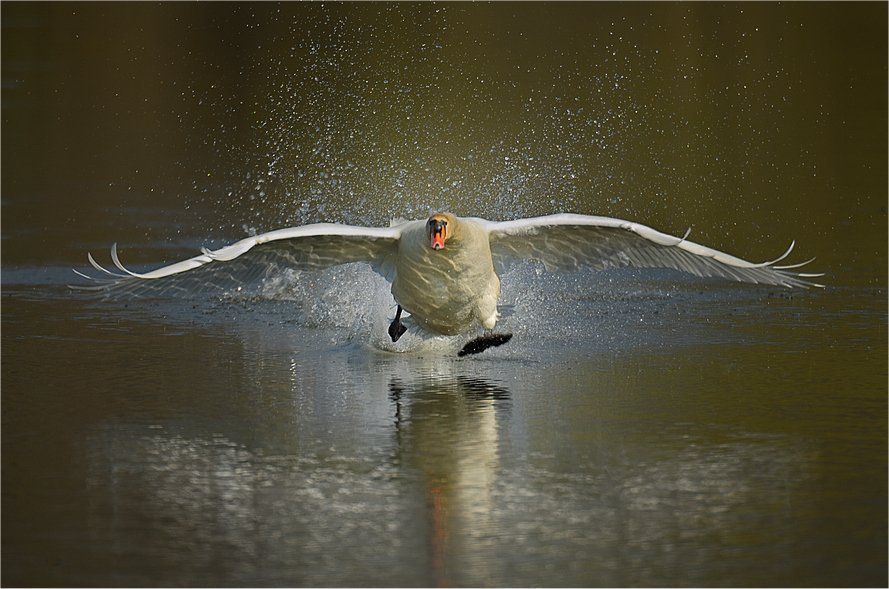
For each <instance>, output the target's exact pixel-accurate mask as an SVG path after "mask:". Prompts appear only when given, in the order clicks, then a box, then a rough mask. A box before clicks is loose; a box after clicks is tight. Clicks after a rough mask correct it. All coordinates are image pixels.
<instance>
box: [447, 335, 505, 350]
mask: <svg viewBox="0 0 889 589" xmlns="http://www.w3.org/2000/svg"><path fill="white" fill-rule="evenodd" d="M511 339H512V334H511V333H486V334H484V335H480V336H478V337H477V338H475V339H473V340H469V341H468V342H466V345H464V346H463V349H462V350H460V351H459V352H457V355H458V356H468V355H469V354H480V353H482V352H484V351H485V350H487V349H488V348H494V347H496V346H502V345H503V344H505V343H506V342H508V341H509V340H511Z"/></svg>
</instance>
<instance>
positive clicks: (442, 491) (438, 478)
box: [389, 376, 510, 586]
mask: <svg viewBox="0 0 889 589" xmlns="http://www.w3.org/2000/svg"><path fill="white" fill-rule="evenodd" d="M509 398H510V396H509V391H507V390H506V389H505V388H503V387H501V386H499V385H497V384H494V383H492V382H489V381H486V380H484V379H481V378H473V377H467V376H457V377H456V378H445V379H443V378H440V377H438V378H424V379H419V380H417V381H416V382H412V383H410V384H405V383H404V382H403V381H402V380H400V379H397V378H396V379H393V380H392V381H391V382H390V383H389V399H390V401H391V402H392V404H393V406H394V412H395V436H396V440H397V444H396V451H397V453H398V458H399V462H402V463H403V464H404V466H406V467H407V468H411V469H415V470H416V471H417V472H418V473H419V476H420V477H421V478H422V486H423V489H424V493H425V499H426V505H427V506H428V509H429V518H428V525H429V547H430V550H431V564H432V574H433V577H434V581H435V584H436V585H438V586H448V585H451V582H450V578H449V574H448V566H447V563H449V562H453V561H454V559H453V558H451V556H452V553H458V552H461V551H464V550H466V549H469V550H472V548H473V546H475V545H476V543H477V542H478V541H480V540H481V538H482V537H484V536H485V535H487V534H488V532H489V531H490V529H491V528H492V525H493V524H492V522H493V511H494V501H493V496H494V489H495V483H496V476H497V472H498V470H499V467H500V435H499V428H500V424H499V418H500V416H501V415H502V414H503V413H504V412H505V411H508V407H509ZM452 530H453V531H454V532H456V533H453V534H452V533H451V532H452ZM459 560H461V561H463V562H470V563H471V562H474V561H472V560H471V559H470V560H468V561H467V559H464V558H460V559H459ZM470 566H471V565H470ZM466 572H469V573H470V574H471V576H472V577H474V578H484V573H485V571H484V570H478V571H466ZM478 575H481V576H478Z"/></svg>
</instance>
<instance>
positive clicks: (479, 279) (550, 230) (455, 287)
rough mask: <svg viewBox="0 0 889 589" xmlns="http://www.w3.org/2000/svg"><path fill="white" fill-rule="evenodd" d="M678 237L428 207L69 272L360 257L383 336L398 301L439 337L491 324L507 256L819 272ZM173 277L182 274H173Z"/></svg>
mask: <svg viewBox="0 0 889 589" xmlns="http://www.w3.org/2000/svg"><path fill="white" fill-rule="evenodd" d="M687 237H688V232H687V233H686V234H685V236H684V237H681V238H679V237H673V236H670V235H666V234H664V233H660V232H658V231H656V230H654V229H652V228H650V227H646V226H645V225H640V224H638V223H632V222H630V221H622V220H620V219H612V218H609V217H594V216H587V215H575V214H568V213H565V214H559V215H550V216H546V217H534V218H529V219H518V220H515V221H504V222H492V221H486V220H484V219H478V218H467V217H464V218H460V217H457V216H455V215H452V214H450V213H436V214H434V215H432V216H431V217H429V219H426V220H419V221H405V222H401V223H395V224H393V225H392V226H391V227H355V226H350V225H338V224H327V223H322V224H315V225H305V226H302V227H292V228H289V229H279V230H277V231H271V232H269V233H263V234H262V235H257V236H255V237H248V238H246V239H242V240H241V241H238V242H236V243H234V244H232V245H229V246H227V247H223V248H221V249H218V250H215V251H210V250H207V249H206V248H205V249H202V252H203V253H202V254H201V255H199V256H195V257H194V258H190V259H188V260H184V261H182V262H179V263H176V264H172V265H169V266H164V267H162V268H159V269H157V270H152V271H151V272H146V273H144V274H137V273H135V272H131V271H129V270H127V269H126V268H125V267H124V266H123V264H121V262H120V259H119V257H118V254H117V244H115V245H113V246H112V248H111V259H112V261H113V262H114V265H115V266H117V268H118V269H119V270H120V271H121V272H123V274H118V273H115V272H110V271H108V270H106V269H105V268H103V267H102V266H100V265H99V264H98V263H97V262H96V261H95V260H94V259H93V257H92V255H90V254H87V257H88V259H89V262H90V264H92V266H93V267H94V268H96V269H97V270H99V271H101V272H103V273H104V274H106V275H110V279H105V280H100V279H96V278H93V277H91V276H87V275H86V274H83V273H81V272H78V271H77V270H75V272H76V273H77V274H78V275H80V276H82V277H84V278H88V279H90V280H93V281H96V282H98V284H97V285H95V286H91V287H80V288H91V289H102V290H104V289H111V290H126V291H129V292H133V293H136V294H139V293H142V292H162V291H167V290H170V289H173V290H185V291H192V290H195V289H198V288H206V287H213V286H218V285H219V284H221V283H224V282H227V281H229V280H235V281H238V282H243V281H246V280H249V279H251V278H256V277H258V276H259V275H261V274H262V273H263V272H264V271H265V270H266V269H267V268H269V267H277V268H280V267H281V266H286V267H293V268H299V269H320V268H325V267H329V266H334V265H337V264H345V263H349V262H367V263H369V264H370V265H371V267H372V268H373V269H374V270H375V271H377V272H378V273H380V274H382V275H383V276H384V277H385V278H387V279H388V280H389V281H390V282H392V295H393V296H394V298H395V301H396V302H397V303H398V305H399V307H398V310H397V312H396V317H395V320H394V321H393V322H392V325H391V326H390V328H389V334H390V335H391V336H392V339H393V341H395V340H397V339H398V338H399V337H400V336H401V334H402V333H403V332H404V327H403V326H402V325H401V322H400V319H401V311H402V308H403V309H404V310H406V311H408V312H409V313H410V314H411V316H412V317H413V319H414V320H415V321H416V322H417V323H419V324H420V325H421V326H422V327H424V328H425V329H427V330H429V331H431V332H435V333H439V334H445V335H455V334H459V333H465V332H467V331H470V330H472V329H477V327H478V326H479V325H481V326H482V327H484V328H485V329H487V330H491V329H493V328H494V326H495V324H496V322H497V301H498V298H499V296H500V279H499V278H498V276H497V271H496V268H499V267H502V266H503V265H504V263H506V262H508V261H510V260H515V259H530V260H537V261H540V262H542V263H543V264H544V266H545V267H546V269H547V270H565V269H574V268H578V267H581V266H592V267H594V268H597V269H602V268H607V267H612V266H636V267H643V268H654V267H660V268H674V269H677V270H683V271H685V272H690V273H692V274H695V275H697V276H721V277H725V278H730V279H735V280H738V281H743V282H752V283H760V284H772V285H781V286H786V287H793V286H801V287H806V286H816V287H821V286H822V285H820V284H815V283H814V282H811V281H810V280H808V279H810V278H815V277H818V276H823V274H803V273H799V272H792V271H791V270H793V269H796V268H799V267H801V266H803V265H805V264H808V263H809V262H811V261H812V260H808V261H806V262H803V263H800V264H793V265H786V266H777V265H776V264H777V263H778V262H780V261H781V260H783V259H784V258H786V257H787V256H788V255H789V254H790V251H791V250H792V249H793V246H794V243H795V242H794V243H791V244H790V247H789V248H788V249H787V251H786V252H785V253H784V254H783V255H782V256H781V257H779V258H777V259H776V260H773V261H771V262H764V263H759V264H756V263H752V262H747V261H745V260H742V259H740V258H736V257H734V256H731V255H729V254H726V253H723V252H720V251H717V250H714V249H711V248H708V247H706V246H703V245H699V244H697V243H694V242H691V241H688V240H687V239H686V238H687ZM813 259H814V258H813ZM199 269H200V270H199ZM183 273H185V274H184V275H183ZM180 275H182V276H181V278H182V279H181V280H176V278H177V277H179V276H180ZM161 279H166V280H161ZM499 343H503V342H502V341H500V342H499ZM489 345H498V344H497V343H496V341H493V342H492V343H490V344H489ZM484 347H486V346H483V347H482V349H484Z"/></svg>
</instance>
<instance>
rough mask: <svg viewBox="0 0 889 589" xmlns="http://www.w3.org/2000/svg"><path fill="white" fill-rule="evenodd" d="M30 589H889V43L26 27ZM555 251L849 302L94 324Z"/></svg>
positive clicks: (17, 509) (812, 10)
mask: <svg viewBox="0 0 889 589" xmlns="http://www.w3.org/2000/svg"><path fill="white" fill-rule="evenodd" d="M0 10H2V28H3V35H2V78H3V90H2V116H3V134H2V156H3V160H2V172H3V174H2V195H0V197H2V200H0V202H2V290H3V293H2V385H3V386H2V532H3V534H2V559H3V567H2V583H3V584H4V585H10V586H13V585H16V586H17V585H48V586H56V585H73V586H84V585H100V586H106V585H123V586H131V585H172V586H179V585H198V586H201V585H225V586H230V585H255V586H268V585H303V586H305V585H312V586H315V585H326V586H339V585H349V586H364V585H377V586H391V585H423V586H439V585H474V586H488V585H501V586H502V585H509V586H529V585H534V586H540V585H544V586H589V585H593V586H599V585H617V586H630V585H636V586H638V585H644V586H651V585H676V586H690V585H715V586H727V585H730V586H742V585H743V586H751V585H752V586H775V585H778V586H827V585H830V586H885V585H886V583H887V559H886V554H887V425H886V423H887V394H886V393H887V388H886V386H887V381H886V379H887V330H886V326H887V321H886V318H887V303H886V268H887V256H886V249H887V247H886V243H887V220H886V194H887V164H886V162H887V141H886V128H887V116H886V113H887V105H886V98H887V95H886V92H887V91H886V88H887V42H886V38H887V37H886V26H885V23H886V17H887V12H886V5H885V4H878V3H867V4H856V3H843V4H833V3H818V4H800V3H797V4H789V5H774V4H759V3H757V4H752V3H751V4H746V3H745V4H731V5H717V4H668V3H658V4H638V3H634V4H603V3H592V4H575V3H571V4H567V3H566V4H525V3H523V4H510V3H498V4H492V5H469V4H424V5H414V4H391V5H388V4H387V5H382V4H345V5H339V4H328V3H324V4H310V5H290V4H286V5H282V6H277V5H259V6H254V5H236V4H217V5H192V4H166V5H160V6H156V5H148V4H137V5H131V4H49V5H47V4H40V5H38V4H26V3H14V4H13V3H4V4H3V5H2V9H0ZM431 208H449V209H452V210H454V211H455V212H458V213H463V214H472V215H478V216H484V217H488V218H497V219H506V218H512V217H517V216H525V215H532V214H544V213H551V212H558V211H567V210H571V211H574V212H579V213H588V214H602V215H610V216H615V217H619V218H626V219H631V220H635V221H639V222H643V223H646V224H649V225H652V226H654V227H656V228H659V229H661V230H664V231H667V232H672V233H678V234H680V235H681V234H682V233H683V232H684V231H685V229H686V228H687V227H688V226H692V227H693V233H692V238H693V239H695V240H696V241H699V242H701V243H704V244H707V245H710V246H713V247H717V248H720V249H724V250H727V251H729V252H731V253H733V254H736V255H739V256H742V257H745V258H749V259H755V260H761V259H770V258H773V257H775V256H777V255H778V254H779V253H781V252H782V251H783V250H784V248H785V247H786V244H787V242H789V241H790V239H792V238H795V239H796V240H797V243H798V246H797V247H798V249H799V254H798V255H799V258H798V259H799V260H803V259H806V258H808V257H811V256H817V258H818V259H817V260H816V262H814V263H813V266H814V267H815V270H819V271H825V272H827V273H828V276H827V277H826V278H825V279H824V280H825V281H826V283H827V284H828V288H827V289H825V290H818V291H793V292H789V291H784V290H777V289H772V288H763V287H753V286H742V285H734V284H725V283H720V282H701V281H697V280H694V279H690V278H687V277H684V276H681V275H678V274H674V273H669V272H645V273H642V272H637V271H629V270H628V271H609V272H607V273H601V274H595V273H592V272H581V273H578V274H573V275H567V276H561V277H557V278H554V279H550V278H548V277H547V276H546V275H541V274H539V273H538V272H536V271H535V269H534V268H529V267H519V268H516V269H515V270H513V271H510V272H509V273H507V274H506V275H504V276H503V286H504V295H503V299H504V300H503V302H504V303H507V304H510V305H514V312H513V314H512V315H511V316H509V317H506V318H505V319H504V322H503V328H504V329H508V330H509V331H511V332H513V333H515V338H514V339H513V341H512V342H510V344H509V345H507V346H504V347H503V348H498V349H496V350H490V351H489V352H486V353H485V354H482V355H480V356H477V357H473V358H467V359H457V358H454V357H452V356H450V355H441V354H435V353H430V352H429V351H427V352H425V353H423V354H419V353H410V354H389V353H384V352H381V351H379V350H377V349H376V347H375V346H374V341H375V339H376V338H378V337H379V333H380V328H381V326H382V328H383V329H384V326H385V321H386V318H387V316H390V315H391V309H390V308H389V305H390V301H389V299H388V295H387V287H386V285H385V284H384V283H382V281H381V280H380V279H378V278H376V277H375V275H373V274H372V273H371V272H370V271H369V270H368V269H366V268H361V267H348V268H343V269H338V270H337V269H334V270H330V271H325V272H324V273H320V274H317V275H313V276H303V277H300V278H299V279H296V280H294V279H293V278H290V279H288V280H283V281H282V282H281V283H280V284H278V285H276V286H275V287H274V288H272V289H265V290H264V291H262V292H261V293H257V292H255V291H250V292H244V293H232V295H231V296H230V297H226V298H223V299H219V298H208V297H203V298H202V297H199V296H198V297H192V298H188V299H182V298H167V299H150V300H149V299H139V300H119V301H118V300H112V301H105V300H101V299H98V298H94V297H90V296H85V295H82V294H80V293H73V292H71V291H70V290H68V289H67V288H66V286H65V285H66V284H67V283H69V282H73V281H75V280H76V276H74V275H73V274H71V273H70V271H69V268H71V267H77V268H79V269H83V268H84V266H86V263H85V253H86V251H92V252H93V253H94V254H95V255H97V257H98V258H99V259H100V261H102V262H103V263H104V261H106V260H107V259H108V257H107V253H106V251H107V247H108V246H109V245H110V243H112V242H114V241H117V242H119V243H120V245H121V247H122V256H123V258H124V261H125V263H129V264H132V265H133V266H135V267H136V268H140V269H141V268H147V267H154V266H157V265H160V264H162V263H165V262H172V261H175V260H178V259H181V258H184V257H187V256H190V255H193V253H194V252H196V251H197V249H198V247H200V246H201V245H219V244H221V243H224V242H228V241H233V240H235V239H238V238H240V237H242V236H244V234H245V233H246V232H248V231H253V230H257V231H263V230H268V229H273V228H277V227H281V226H288V225H294V224H300V223H305V222H315V221H346V222H351V223H360V224H385V223H387V222H388V220H389V218H391V217H397V216H405V217H418V218H419V217H422V216H424V215H426V213H427V212H428V211H429V209H431Z"/></svg>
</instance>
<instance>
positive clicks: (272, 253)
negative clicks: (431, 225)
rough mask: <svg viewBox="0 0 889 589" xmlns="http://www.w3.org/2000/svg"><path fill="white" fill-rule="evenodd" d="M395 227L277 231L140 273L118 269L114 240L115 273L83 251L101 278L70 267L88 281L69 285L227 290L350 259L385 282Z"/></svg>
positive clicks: (139, 290) (142, 291)
mask: <svg viewBox="0 0 889 589" xmlns="http://www.w3.org/2000/svg"><path fill="white" fill-rule="evenodd" d="M401 229H402V227H401V226H395V227H355V226H351V225H338V224H330V223H320V224H315V225H304V226H302V227H291V228H289V229H279V230H277V231H271V232H269V233H263V234H262V235H257V236H254V237H248V238H246V239H242V240H241V241H238V242H236V243H233V244H232V245H229V246H227V247H223V248H221V249H218V250H215V251H210V250H208V249H206V248H203V249H202V250H201V251H202V252H203V253H202V254H201V255H199V256H195V257H193V258H189V259H187V260H183V261H181V262H178V263H176V264H171V265H169V266H164V267H162V268H158V269H157V270H152V271H150V272H145V273H142V274H139V273H136V272H131V271H130V270H128V269H127V268H126V267H124V265H123V264H122V263H121V261H120V258H119V256H118V254H117V244H114V245H113V246H112V247H111V260H112V261H113V262H114V265H115V266H116V268H117V270H119V272H112V271H110V270H107V269H105V268H104V267H102V266H101V265H99V264H98V263H97V262H96V261H95V259H94V258H93V256H92V255H91V254H87V258H88V260H89V262H90V264H91V265H92V266H93V268H94V269H95V270H97V271H99V272H100V273H101V276H100V277H98V278H97V277H93V276H89V275H87V274H84V273H82V272H78V271H77V270H75V271H74V272H75V273H76V274H78V275H79V276H81V277H83V278H86V279H88V280H90V281H91V283H90V284H85V285H72V288H77V289H85V290H99V291H107V292H114V293H126V294H133V295H148V294H151V295H159V294H169V293H179V294H192V293H196V292H227V291H228V290H230V289H232V288H236V287H238V286H242V285H246V284H250V283H253V282H255V281H257V280H260V279H262V278H265V277H267V276H271V275H272V274H274V273H280V272H282V271H284V270H286V269H296V270H319V269H323V268H328V267H330V266H336V265H338V264H347V263H350V262H367V263H369V264H370V265H371V267H372V268H373V269H374V270H375V271H376V272H378V273H380V274H382V275H383V276H384V277H385V278H387V279H390V280H391V276H392V270H393V268H394V263H395V254H396V252H397V248H398V239H399V237H400V235H401Z"/></svg>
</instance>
